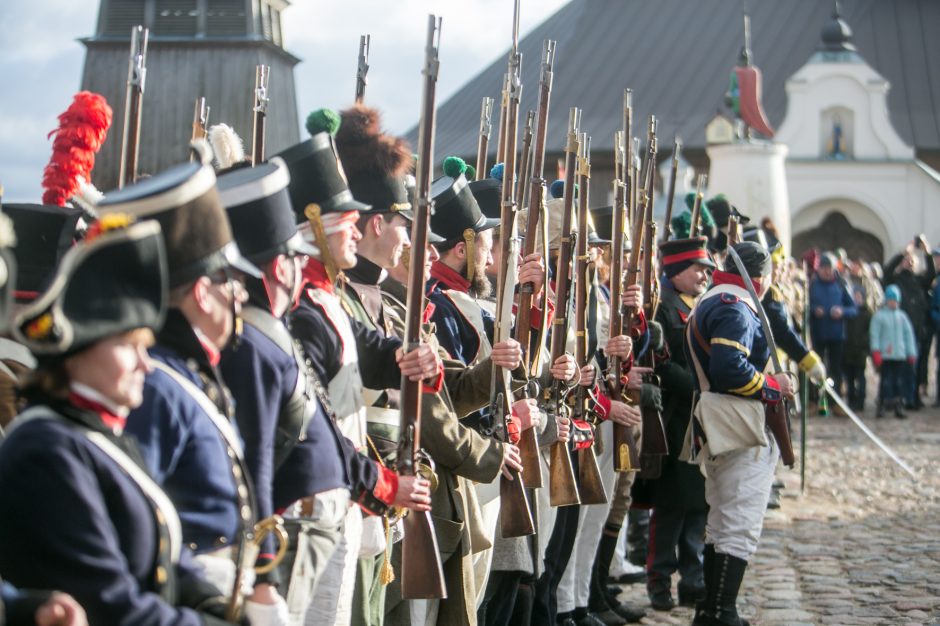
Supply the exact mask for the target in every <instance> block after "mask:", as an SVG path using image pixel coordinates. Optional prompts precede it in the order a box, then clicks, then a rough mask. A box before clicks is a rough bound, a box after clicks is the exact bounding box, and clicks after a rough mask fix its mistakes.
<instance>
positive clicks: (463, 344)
mask: <svg viewBox="0 0 940 626" xmlns="http://www.w3.org/2000/svg"><path fill="white" fill-rule="evenodd" d="M444 289H446V287H445V286H444V284H443V283H441V281H440V280H437V279H433V278H432V279H431V280H429V281H428V284H427V293H428V300H429V301H430V302H431V304H433V305H434V313H433V314H432V315H431V321H432V322H434V325H435V326H436V328H437V331H436V333H435V334H436V335H437V342H438V343H439V344H440V345H441V347H442V348H444V349H445V350H447V353H448V354H449V355H450V356H451V357H452V358H454V359H456V360H458V361H460V362H461V363H463V364H464V365H469V364H470V363H472V362H473V361H474V359H476V356H477V352H479V351H480V336H479V335H478V334H477V330H476V329H475V328H474V327H473V324H472V323H471V322H470V320H468V319H467V318H466V317H464V315H463V313H461V312H460V309H458V308H457V305H456V304H454V301H453V300H451V299H450V298H449V297H448V296H447V294H445V293H444ZM480 312H481V313H482V315H483V328H484V330H485V331H486V336H487V337H489V338H490V340H491V341H492V337H493V328H494V326H495V323H496V320H495V319H494V318H493V316H492V315H490V313H489V311H486V310H485V309H480Z"/></svg>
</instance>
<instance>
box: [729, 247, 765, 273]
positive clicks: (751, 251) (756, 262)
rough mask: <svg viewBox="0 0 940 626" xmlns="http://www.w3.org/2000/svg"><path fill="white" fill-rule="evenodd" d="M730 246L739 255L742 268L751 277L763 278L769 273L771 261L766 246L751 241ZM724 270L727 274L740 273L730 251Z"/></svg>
mask: <svg viewBox="0 0 940 626" xmlns="http://www.w3.org/2000/svg"><path fill="white" fill-rule="evenodd" d="M731 247H732V248H733V249H734V251H735V252H737V253H738V256H739V257H741V263H742V264H743V265H744V269H745V270H747V274H748V276H750V277H751V278H763V277H764V276H768V275H769V274H770V270H771V268H772V263H771V260H770V252H769V251H768V250H767V248H765V247H764V246H762V245H760V244H759V243H756V242H753V241H742V242H741V243H736V244H734V245H733V246H731ZM725 271H726V272H728V273H729V274H737V275H738V276H740V275H741V273H740V272H739V271H738V266H737V265H735V263H734V259H732V258H731V254H730V253H729V254H728V258H727V259H725Z"/></svg>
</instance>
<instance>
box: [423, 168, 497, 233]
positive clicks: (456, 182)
mask: <svg viewBox="0 0 940 626" xmlns="http://www.w3.org/2000/svg"><path fill="white" fill-rule="evenodd" d="M431 198H432V199H433V202H434V215H432V216H431V230H432V231H434V232H435V233H436V234H438V235H440V236H441V237H443V238H444V242H443V243H442V244H441V247H442V248H444V249H448V248H452V247H454V246H455V245H457V244H458V243H459V242H461V241H465V240H466V239H467V238H468V237H469V236H471V235H474V234H475V233H479V232H482V231H484V230H489V229H490V228H494V227H496V226H498V225H499V220H497V219H492V218H488V217H486V216H485V215H483V212H482V211H481V210H480V205H479V204H478V203H477V201H476V198H474V197H473V192H472V191H470V185H469V183H468V182H467V179H466V178H465V177H464V175H463V174H460V175H458V176H457V177H456V178H452V177H450V176H441V177H440V178H438V179H437V180H435V181H434V182H433V183H431Z"/></svg>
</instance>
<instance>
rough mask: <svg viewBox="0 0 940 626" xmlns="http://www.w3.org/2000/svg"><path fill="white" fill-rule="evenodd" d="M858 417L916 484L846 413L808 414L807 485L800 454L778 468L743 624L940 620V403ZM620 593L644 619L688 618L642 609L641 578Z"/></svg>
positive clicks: (745, 595)
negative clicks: (778, 487)
mask: <svg viewBox="0 0 940 626" xmlns="http://www.w3.org/2000/svg"><path fill="white" fill-rule="evenodd" d="M861 417H862V419H863V420H864V421H865V423H866V424H868V426H869V427H870V428H872V430H873V431H875V433H876V434H878V436H879V437H881V438H882V439H883V440H884V441H885V442H886V443H887V444H888V445H889V446H891V447H892V449H894V450H895V451H896V452H897V453H898V454H899V455H900V457H901V458H902V459H904V460H905V461H906V462H907V463H908V465H910V466H911V467H912V468H913V469H914V471H915V473H916V474H917V480H916V481H915V480H913V479H911V478H910V477H909V476H908V475H907V474H906V473H905V472H904V471H903V470H901V469H900V468H899V467H897V466H896V465H894V463H893V462H892V461H891V460H890V459H889V458H888V457H887V456H886V455H885V454H884V453H883V452H881V451H880V450H879V449H878V448H876V446H875V445H874V444H873V443H871V442H870V441H869V440H868V438H867V437H865V435H864V434H863V433H862V432H861V431H860V430H859V429H858V428H857V427H856V426H855V425H853V424H852V422H851V421H850V420H849V419H848V418H844V417H828V418H820V417H810V418H809V425H808V428H807V433H808V438H807V439H808V446H807V448H808V452H807V463H806V489H805V492H804V493H803V494H802V495H801V494H800V474H799V461H797V466H796V468H795V469H794V470H786V469H785V468H782V470H781V471H780V472H778V475H779V476H780V478H782V479H783V481H784V482H785V483H786V489H785V490H784V491H783V498H782V507H781V508H780V509H778V510H775V511H768V513H767V517H766V519H765V522H764V534H763V536H762V538H761V543H760V547H759V549H758V553H757V555H756V557H755V558H754V560H753V561H752V563H751V566H750V567H749V568H748V573H747V575H746V577H745V582H744V589H743V590H742V594H741V596H740V597H739V599H738V606H739V609H740V612H741V614H742V616H743V617H746V618H747V619H749V620H751V624H759V625H761V626H808V625H814V624H815V625H820V624H824V625H827V626H828V625H845V626H850V625H851V626H854V625H862V624H876V625H894V624H899V625H905V626H915V625H917V626H921V625H923V626H935V625H936V626H940V471H938V463H937V460H938V458H940V409H934V408H930V409H925V410H923V411H920V412H917V413H911V416H910V417H909V418H908V419H906V420H899V419H896V418H894V417H886V418H883V419H879V420H876V419H874V417H873V416H872V413H871V411H868V412H866V413H865V414H863V415H862V416H861ZM794 428H795V430H796V431H797V432H795V433H794V448H797V446H798V441H799V432H798V430H799V425H798V424H794ZM797 455H799V452H798V451H797ZM674 578H675V577H674ZM674 583H675V580H674ZM673 595H674V596H675V590H674V591H673ZM620 597H621V599H625V600H627V601H630V602H633V603H634V604H636V605H638V606H643V607H646V608H647V610H648V612H647V617H646V618H645V619H644V620H643V622H642V623H644V624H686V625H687V624H690V623H691V620H692V610H691V609H686V608H676V609H674V610H673V611H671V612H668V613H665V612H656V611H653V610H652V609H649V604H648V601H647V598H646V592H645V588H644V587H643V585H634V586H632V587H627V588H625V589H624V593H623V594H622V595H621V596H620Z"/></svg>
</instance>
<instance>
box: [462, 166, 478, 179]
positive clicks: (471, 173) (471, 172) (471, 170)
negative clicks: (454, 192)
mask: <svg viewBox="0 0 940 626" xmlns="http://www.w3.org/2000/svg"><path fill="white" fill-rule="evenodd" d="M463 175H464V176H465V177H466V179H467V180H476V178H477V168H475V167H473V166H472V165H470V164H469V163H468V164H467V170H466V171H465V172H464V173H463Z"/></svg>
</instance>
